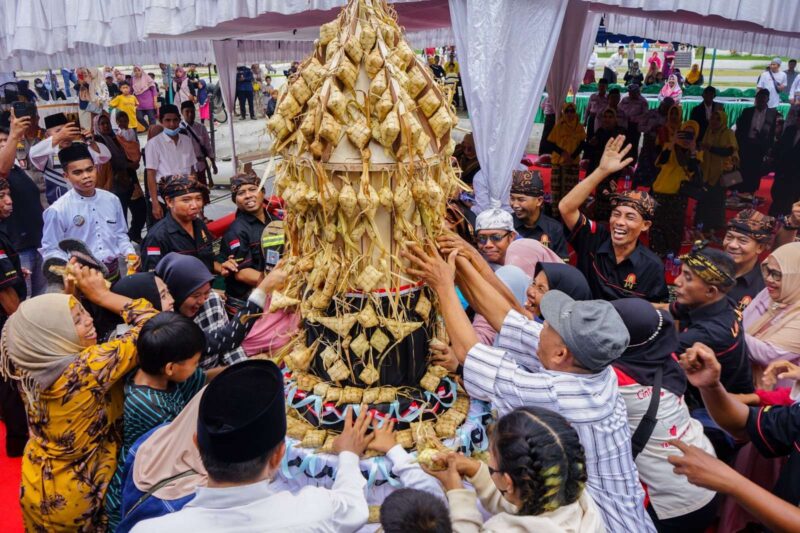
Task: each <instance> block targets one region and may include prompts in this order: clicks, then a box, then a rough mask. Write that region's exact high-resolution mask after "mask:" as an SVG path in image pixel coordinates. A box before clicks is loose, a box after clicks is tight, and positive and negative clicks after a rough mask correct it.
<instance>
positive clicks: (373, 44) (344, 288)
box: [268, 0, 483, 476]
mask: <svg viewBox="0 0 800 533" xmlns="http://www.w3.org/2000/svg"><path fill="white" fill-rule="evenodd" d="M457 122H458V119H457V117H456V115H455V112H454V110H453V108H452V106H451V105H450V103H449V98H447V95H446V94H444V93H443V91H442V88H441V87H440V86H439V85H438V84H437V83H436V82H435V81H434V80H433V78H432V76H431V73H430V69H429V68H428V67H427V66H426V65H425V64H424V63H423V62H421V61H420V60H419V59H418V58H417V56H416V55H415V53H414V51H413V50H412V49H411V48H410V47H409V45H408V44H407V43H406V41H405V40H404V38H403V35H402V32H401V30H400V27H399V26H398V25H397V22H396V15H395V13H394V11H393V10H392V9H391V8H389V7H388V6H387V4H386V3H385V2H384V1H383V0H350V2H349V3H348V4H347V6H346V7H344V8H343V10H342V12H341V13H340V15H339V16H338V18H337V19H336V20H334V21H332V22H330V23H327V24H324V25H323V26H322V27H321V28H320V38H319V41H318V43H317V45H316V50H315V52H314V53H313V54H312V55H311V56H310V57H308V58H307V59H306V60H305V61H303V62H302V63H301V65H300V67H299V70H298V73H297V74H296V75H294V76H293V77H292V78H290V79H289V80H288V81H287V84H286V86H284V88H283V89H282V93H281V95H280V96H279V99H278V105H277V108H276V112H275V114H274V115H273V116H272V118H271V119H270V120H269V122H268V127H269V130H270V132H271V133H272V135H273V136H274V141H273V142H274V144H273V147H274V148H273V153H275V154H279V155H281V156H282V158H283V160H282V161H281V162H280V163H279V165H278V169H277V178H276V182H275V188H276V192H277V194H279V195H281V196H282V197H283V198H284V200H285V202H286V207H287V218H286V221H285V230H286V242H287V252H286V257H287V258H288V259H287V261H288V265H289V271H290V278H289V283H288V285H287V287H286V288H285V289H284V291H283V292H282V293H276V294H274V295H273V298H272V304H271V306H270V311H274V310H276V309H281V308H289V307H299V309H300V313H301V316H302V322H301V331H300V334H299V335H298V337H297V338H296V339H294V341H293V342H292V343H290V345H289V346H287V348H286V350H285V356H284V358H283V360H284V361H285V363H286V366H287V367H288V369H289V370H290V371H291V372H290V373H289V374H287V378H288V380H289V381H288V383H289V385H288V392H287V411H288V413H287V415H288V420H289V431H288V432H289V437H290V439H291V440H290V444H292V443H294V444H295V447H296V448H300V449H296V450H295V453H297V454H298V455H300V456H302V458H305V457H308V455H309V454H311V453H314V452H312V451H311V450H316V451H317V452H322V453H323V454H324V453H325V452H328V451H330V450H331V443H332V441H333V438H334V436H335V434H336V432H337V431H338V430H339V429H340V428H341V422H342V417H343V415H344V408H345V406H346V405H358V404H360V403H365V404H368V405H369V408H370V409H371V410H372V411H373V413H374V414H375V418H376V420H381V419H383V418H385V417H391V418H393V419H395V420H397V421H398V423H397V426H396V427H397V428H398V429H399V431H398V442H399V443H400V444H402V445H403V446H404V447H406V448H415V447H416V448H420V449H421V448H425V447H427V446H429V445H430V442H432V439H430V438H429V437H431V436H432V435H434V434H435V435H436V436H438V438H439V439H442V440H445V441H447V440H448V439H452V438H453V437H458V441H459V445H460V446H462V447H465V448H467V451H470V450H469V449H470V448H471V446H472V445H471V444H470V443H471V442H472V441H474V440H475V438H478V439H479V440H483V437H475V438H473V437H472V436H471V435H470V434H472V433H475V428H471V426H469V428H468V429H464V427H461V426H462V424H463V423H464V421H465V419H466V418H467V415H468V411H469V409H470V402H469V399H468V398H467V396H466V394H465V393H464V391H463V389H461V388H460V387H458V386H457V385H456V382H455V380H453V379H451V378H449V377H447V370H445V369H444V368H443V367H440V366H432V365H430V364H429V362H428V360H429V353H430V350H429V342H430V341H431V340H432V339H434V338H439V339H444V335H445V333H444V330H443V328H442V326H441V321H440V319H439V316H438V313H437V311H436V302H435V300H434V298H433V295H432V293H431V292H430V291H429V290H428V289H427V288H426V287H423V286H421V285H420V284H419V283H417V282H416V281H415V280H413V279H411V278H410V277H409V276H408V275H407V274H406V273H405V267H406V264H405V262H404V261H401V260H400V259H399V258H398V256H399V252H400V251H401V250H402V249H403V248H404V247H406V246H407V245H408V244H409V243H417V244H420V245H423V244H425V243H427V242H430V241H431V240H432V239H434V238H435V237H437V236H438V235H440V234H441V233H442V232H443V231H444V228H443V224H444V221H445V209H446V201H447V198H449V197H450V196H451V195H452V194H453V193H454V192H455V191H456V190H457V188H458V187H459V180H458V178H457V175H456V169H454V167H453V166H452V165H451V162H450V159H451V158H450V156H451V155H452V153H453V148H454V145H455V143H454V141H453V139H452V138H451V136H450V131H451V128H452V127H453V126H454V125H455V124H457ZM474 425H475V426H476V427H480V424H479V423H477V424H474ZM465 427H467V426H465ZM470 428H471V429H470ZM459 432H462V434H460V435H459V434H458V433H459ZM464 432H466V433H468V434H467V435H464V434H463V433H464ZM477 434H480V435H483V432H482V430H481V431H478V433H477ZM289 455H292V454H289ZM305 463H307V461H304V462H303V464H305ZM310 475H313V476H315V475H316V472H311V473H310Z"/></svg>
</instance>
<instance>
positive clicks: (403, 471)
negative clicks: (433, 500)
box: [386, 444, 447, 503]
mask: <svg viewBox="0 0 800 533" xmlns="http://www.w3.org/2000/svg"><path fill="white" fill-rule="evenodd" d="M386 457H387V458H388V459H389V460H390V461H391V462H392V474H394V475H395V476H397V477H398V478H400V483H402V484H403V487H405V488H407V489H417V490H422V491H425V492H427V493H429V494H433V495H434V496H437V497H438V498H440V499H441V500H442V501H444V502H445V503H446V502H447V497H446V496H445V494H444V491H443V490H442V485H441V483H439V482H438V481H437V480H436V478H434V477H433V476H429V475H428V474H426V473H425V471H424V470H422V468H420V466H419V463H416V462H414V461H413V460H414V458H413V457H412V456H411V454H410V453H408V452H407V451H405V450H404V449H403V447H402V446H400V445H399V444H396V445H395V446H394V447H393V448H392V449H391V450H389V451H388V452H386Z"/></svg>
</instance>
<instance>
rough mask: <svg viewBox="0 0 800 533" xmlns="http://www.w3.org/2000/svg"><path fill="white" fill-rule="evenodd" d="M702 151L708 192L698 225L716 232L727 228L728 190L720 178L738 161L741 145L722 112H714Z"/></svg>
mask: <svg viewBox="0 0 800 533" xmlns="http://www.w3.org/2000/svg"><path fill="white" fill-rule="evenodd" d="M700 149H701V150H702V151H703V162H702V163H701V164H700V169H701V170H702V172H703V181H704V182H705V184H706V190H705V191H704V192H703V193H702V194H701V196H700V197H699V198H698V199H697V209H696V210H695V216H694V223H695V225H700V224H702V225H703V229H704V230H705V231H708V232H713V231H715V230H718V229H722V228H724V227H725V191H726V189H725V187H724V186H723V185H722V184H721V183H720V177H721V176H722V174H724V173H725V172H730V171H732V170H733V169H734V168H735V167H736V166H737V164H738V161H739V144H738V143H737V142H736V135H735V134H734V133H733V132H732V131H731V129H730V128H729V127H728V117H727V115H726V114H725V111H723V110H722V109H715V110H714V111H712V112H711V119H710V120H709V121H708V128H707V129H706V133H705V135H703V141H702V143H701V145H700Z"/></svg>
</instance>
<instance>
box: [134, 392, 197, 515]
mask: <svg viewBox="0 0 800 533" xmlns="http://www.w3.org/2000/svg"><path fill="white" fill-rule="evenodd" d="M204 391H205V387H204V388H203V389H202V390H200V391H199V392H198V393H197V394H195V395H194V397H193V398H192V400H191V401H190V402H189V403H187V404H186V407H184V408H183V411H181V413H180V414H179V415H178V416H177V417H175V420H173V421H172V422H170V423H169V424H167V425H166V426H163V427H161V428H159V429H157V430H156V431H155V432H153V434H152V435H150V437H149V438H148V439H147V440H145V441H144V442H143V443H142V444H141V446H139V450H138V451H137V452H136V460H135V461H134V463H133V483H134V484H135V485H136V488H137V489H139V490H141V491H142V492H147V491H149V490H150V489H152V488H153V486H155V485H156V484H157V483H159V482H160V481H163V480H165V479H169V478H171V477H173V476H176V475H178V474H182V473H183V472H187V471H190V470H194V471H195V472H196V474H193V475H189V476H186V477H182V478H180V479H176V480H175V481H173V482H171V483H169V484H167V485H165V486H164V487H162V488H160V489H158V491H157V492H155V493H154V495H155V496H156V497H157V498H159V499H162V500H177V499H178V498H183V497H184V496H188V495H189V494H192V493H193V492H194V490H195V488H196V487H197V486H198V485H200V486H204V485H205V484H206V483H207V482H208V474H207V473H206V469H205V468H204V467H203V462H202V461H201V460H200V452H199V451H198V450H197V446H196V445H195V443H194V434H195V432H196V431H197V415H198V412H199V411H200V399H201V398H202V397H203V392H204Z"/></svg>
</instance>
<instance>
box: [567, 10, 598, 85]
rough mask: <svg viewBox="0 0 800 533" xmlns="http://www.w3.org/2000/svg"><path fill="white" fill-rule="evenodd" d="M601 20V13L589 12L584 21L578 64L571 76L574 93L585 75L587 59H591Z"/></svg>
mask: <svg viewBox="0 0 800 533" xmlns="http://www.w3.org/2000/svg"><path fill="white" fill-rule="evenodd" d="M601 18H603V14H602V13H598V12H595V11H591V10H590V11H589V13H588V14H587V15H586V20H585V21H584V23H583V36H582V37H581V40H580V47H581V50H580V55H579V56H578V63H576V64H575V74H574V75H573V80H572V85H573V87H575V91H577V90H578V87H580V86H581V83H583V75H584V74H585V73H586V65H587V64H588V63H589V58H590V57H592V51H593V50H594V43H595V41H596V40H597V30H598V28H600V19H601Z"/></svg>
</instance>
